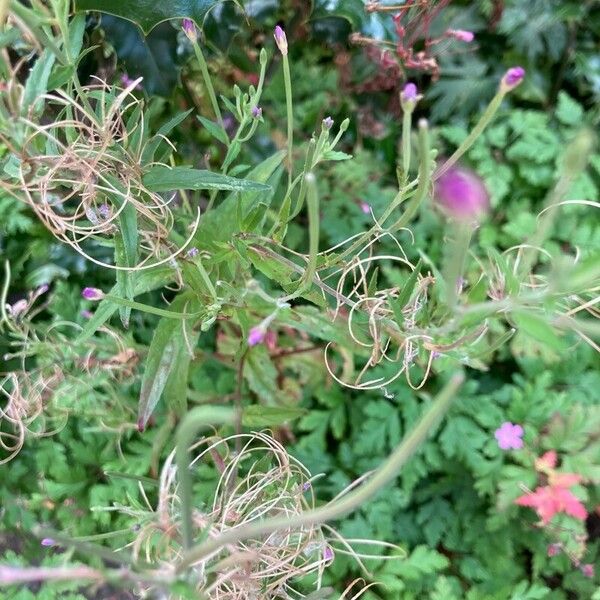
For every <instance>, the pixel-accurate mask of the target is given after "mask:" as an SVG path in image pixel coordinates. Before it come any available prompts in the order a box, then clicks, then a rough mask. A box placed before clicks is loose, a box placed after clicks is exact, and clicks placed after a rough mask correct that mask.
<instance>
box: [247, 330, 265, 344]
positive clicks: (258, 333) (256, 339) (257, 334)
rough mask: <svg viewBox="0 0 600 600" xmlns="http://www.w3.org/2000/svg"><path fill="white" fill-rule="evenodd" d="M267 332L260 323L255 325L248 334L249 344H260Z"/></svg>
mask: <svg viewBox="0 0 600 600" xmlns="http://www.w3.org/2000/svg"><path fill="white" fill-rule="evenodd" d="M266 333H267V332H266V331H265V330H264V329H263V328H262V327H261V326H260V325H257V326H256V327H253V328H252V329H251V330H250V333H249V334H248V346H256V344H260V343H261V342H262V341H263V340H264V339H265V335H266Z"/></svg>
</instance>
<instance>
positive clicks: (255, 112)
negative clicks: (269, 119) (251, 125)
mask: <svg viewBox="0 0 600 600" xmlns="http://www.w3.org/2000/svg"><path fill="white" fill-rule="evenodd" d="M250 112H251V113H252V116H253V117H254V118H255V119H260V118H261V117H262V108H261V107H260V106H253V107H252V110H251V111H250Z"/></svg>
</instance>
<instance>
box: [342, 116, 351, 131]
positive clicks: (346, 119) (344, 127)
mask: <svg viewBox="0 0 600 600" xmlns="http://www.w3.org/2000/svg"><path fill="white" fill-rule="evenodd" d="M349 125H350V119H348V118H345V119H344V120H343V121H342V124H341V125H340V131H342V132H344V131H346V129H348V127H349Z"/></svg>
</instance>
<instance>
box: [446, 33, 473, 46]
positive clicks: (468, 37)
mask: <svg viewBox="0 0 600 600" xmlns="http://www.w3.org/2000/svg"><path fill="white" fill-rule="evenodd" d="M448 35H449V36H450V37H453V38H454V39H455V40H458V41H459V42H466V43H467V44H470V43H471V42H472V41H473V40H474V39H475V34H474V33H473V32H472V31H465V30H464V29H449V30H448Z"/></svg>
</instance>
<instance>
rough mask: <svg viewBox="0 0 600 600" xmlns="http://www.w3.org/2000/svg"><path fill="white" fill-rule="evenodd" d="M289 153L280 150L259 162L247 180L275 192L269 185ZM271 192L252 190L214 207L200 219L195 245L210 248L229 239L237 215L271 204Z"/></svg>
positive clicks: (244, 214)
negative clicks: (213, 244) (258, 206)
mask: <svg viewBox="0 0 600 600" xmlns="http://www.w3.org/2000/svg"><path fill="white" fill-rule="evenodd" d="M284 156H285V151H283V152H277V153H276V154H274V155H273V156H270V157H269V158H267V159H266V160H264V161H263V162H262V163H260V164H259V165H257V166H256V167H255V168H254V169H252V171H250V172H249V173H248V175H246V177H247V179H249V180H250V181H247V182H246V183H254V185H256V186H261V188H260V189H263V188H266V189H267V190H269V191H271V192H272V186H270V185H265V182H267V181H270V178H271V177H275V176H276V174H277V173H276V172H277V169H278V167H279V166H280V165H281V161H282V160H283V157H284ZM270 201H271V197H270V194H268V193H267V194H265V193H260V191H256V190H251V189H248V190H246V191H243V193H241V194H230V195H229V196H228V197H227V198H225V200H223V202H222V203H221V204H220V205H219V206H218V207H217V208H215V209H214V210H211V211H210V212H208V213H207V214H206V215H205V216H204V218H203V219H202V220H201V221H200V226H199V227H198V231H197V232H196V235H195V237H194V244H195V245H196V246H198V247H206V245H207V244H211V243H214V242H219V241H221V242H222V241H227V240H229V239H230V238H231V236H232V235H233V234H234V233H235V231H236V222H237V215H238V214H241V216H242V218H245V217H246V216H247V215H248V213H249V212H250V211H251V210H252V209H253V208H254V207H255V206H256V205H257V204H258V203H259V202H265V203H266V204H268V203H270Z"/></svg>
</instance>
